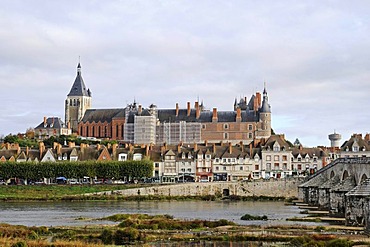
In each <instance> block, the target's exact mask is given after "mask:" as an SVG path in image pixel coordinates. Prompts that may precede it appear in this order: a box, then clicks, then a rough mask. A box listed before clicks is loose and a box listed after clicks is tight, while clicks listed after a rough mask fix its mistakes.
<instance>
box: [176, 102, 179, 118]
mask: <svg viewBox="0 0 370 247" xmlns="http://www.w3.org/2000/svg"><path fill="white" fill-rule="evenodd" d="M178 116H179V103H176V117H178Z"/></svg>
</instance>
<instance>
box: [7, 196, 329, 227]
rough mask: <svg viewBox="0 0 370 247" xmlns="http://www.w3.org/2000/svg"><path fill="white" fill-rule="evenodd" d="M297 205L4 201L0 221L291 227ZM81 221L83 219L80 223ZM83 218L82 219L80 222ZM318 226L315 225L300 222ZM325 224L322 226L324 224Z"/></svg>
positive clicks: (29, 224)
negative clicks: (131, 218)
mask: <svg viewBox="0 0 370 247" xmlns="http://www.w3.org/2000/svg"><path fill="white" fill-rule="evenodd" d="M299 211H300V209H298V207H296V206H285V205H284V203H283V202H249V201H248V202H230V201H83V202H1V203H0V212H1V213H0V222H4V223H9V224H16V225H26V226H62V225H76V226H81V225H87V224H106V223H112V222H102V221H96V220H87V219H97V218H102V217H106V216H110V215H113V214H119V213H128V214H133V213H138V214H151V215H154V214H169V215H172V216H174V217H175V218H182V219H195V218H197V219H205V220H218V219H227V220H231V221H234V222H236V223H237V224H241V225H247V224H253V225H279V224H292V222H287V221H285V219H287V218H291V217H302V215H301V214H299ZM246 213H248V214H251V215H267V217H268V218H269V220H268V221H242V220H240V217H241V216H242V215H244V214H246ZM78 219H80V220H78ZM81 219H83V220H81ZM299 224H306V225H307V224H311V225H312V224H313V225H314V224H315V223H307V222H306V223H304V222H302V223H299ZM321 225H322V224H321Z"/></svg>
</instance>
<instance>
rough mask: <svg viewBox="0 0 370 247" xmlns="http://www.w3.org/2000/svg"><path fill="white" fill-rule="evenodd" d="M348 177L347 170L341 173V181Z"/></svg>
mask: <svg viewBox="0 0 370 247" xmlns="http://www.w3.org/2000/svg"><path fill="white" fill-rule="evenodd" d="M348 177H349V173H348V171H347V170H345V171H344V172H343V176H342V181H343V180H345V179H346V178H348Z"/></svg>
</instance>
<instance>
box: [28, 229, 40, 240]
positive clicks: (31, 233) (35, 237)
mask: <svg viewBox="0 0 370 247" xmlns="http://www.w3.org/2000/svg"><path fill="white" fill-rule="evenodd" d="M28 239H33V240H36V239H39V235H38V234H37V233H36V232H35V231H31V232H30V234H29V235H28Z"/></svg>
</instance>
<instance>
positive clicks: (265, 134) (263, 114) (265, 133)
mask: <svg viewBox="0 0 370 247" xmlns="http://www.w3.org/2000/svg"><path fill="white" fill-rule="evenodd" d="M259 120H260V121H259V122H260V128H259V129H258V132H257V136H258V137H257V138H269V137H270V136H271V106H270V105H269V100H268V96H267V91H266V85H265V87H264V89H263V100H262V106H261V108H260V109H259Z"/></svg>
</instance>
